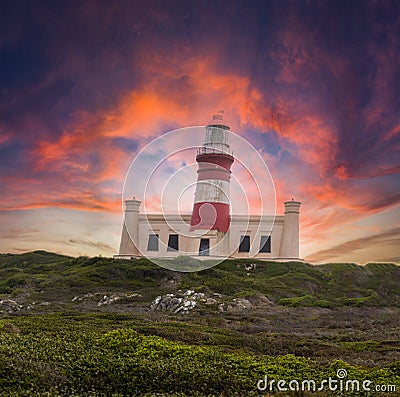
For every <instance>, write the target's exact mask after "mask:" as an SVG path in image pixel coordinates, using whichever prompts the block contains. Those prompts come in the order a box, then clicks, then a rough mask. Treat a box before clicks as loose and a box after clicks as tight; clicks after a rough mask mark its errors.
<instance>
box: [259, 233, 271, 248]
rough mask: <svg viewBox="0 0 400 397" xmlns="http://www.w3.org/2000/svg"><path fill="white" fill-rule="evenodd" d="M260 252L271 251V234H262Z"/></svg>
mask: <svg viewBox="0 0 400 397" xmlns="http://www.w3.org/2000/svg"><path fill="white" fill-rule="evenodd" d="M258 252H271V236H261V241H260V251H258Z"/></svg>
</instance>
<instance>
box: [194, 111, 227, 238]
mask: <svg viewBox="0 0 400 397" xmlns="http://www.w3.org/2000/svg"><path fill="white" fill-rule="evenodd" d="M222 113H223V112H222V111H221V112H219V113H218V114H215V115H214V116H213V117H212V120H211V121H210V123H209V124H208V125H207V126H206V139H205V142H204V144H203V146H202V147H201V148H200V149H199V150H198V152H197V156H196V161H197V163H198V165H199V169H198V171H197V173H198V176H197V184H196V193H195V196H194V205H193V212H192V219H191V222H190V230H191V231H194V230H218V231H220V232H224V233H226V232H227V231H228V230H229V223H230V209H229V185H230V179H231V171H230V169H231V166H232V164H233V161H234V158H233V156H232V154H231V151H230V148H229V141H228V136H229V130H230V128H229V127H228V126H227V125H226V124H225V123H224V121H223V117H222Z"/></svg>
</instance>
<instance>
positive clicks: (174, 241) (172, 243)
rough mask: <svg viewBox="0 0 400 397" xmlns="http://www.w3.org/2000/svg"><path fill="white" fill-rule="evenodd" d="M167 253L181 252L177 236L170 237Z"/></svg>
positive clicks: (171, 235)
mask: <svg viewBox="0 0 400 397" xmlns="http://www.w3.org/2000/svg"><path fill="white" fill-rule="evenodd" d="M167 251H179V236H178V235H177V234H170V235H169V237H168V248H167Z"/></svg>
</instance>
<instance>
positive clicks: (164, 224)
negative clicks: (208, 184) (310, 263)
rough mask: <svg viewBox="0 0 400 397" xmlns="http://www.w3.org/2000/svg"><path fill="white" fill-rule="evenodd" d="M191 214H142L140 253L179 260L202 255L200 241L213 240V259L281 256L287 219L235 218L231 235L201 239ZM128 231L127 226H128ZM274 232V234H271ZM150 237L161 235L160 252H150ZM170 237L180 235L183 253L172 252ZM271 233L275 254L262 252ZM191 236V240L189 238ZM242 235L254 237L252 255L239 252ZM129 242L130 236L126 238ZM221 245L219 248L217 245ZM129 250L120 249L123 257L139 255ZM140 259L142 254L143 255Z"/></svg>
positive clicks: (222, 234)
mask: <svg viewBox="0 0 400 397" xmlns="http://www.w3.org/2000/svg"><path fill="white" fill-rule="evenodd" d="M190 219H191V216H190V215H184V216H182V217H180V216H178V215H167V216H163V215H158V214H149V215H145V214H139V217H138V223H139V228H138V234H137V235H138V240H139V241H138V242H136V244H137V245H138V248H139V251H140V252H141V253H142V254H144V255H145V256H147V257H175V256H178V255H189V254H192V255H193V253H196V254H197V253H198V250H199V245H200V239H201V238H209V239H210V256H213V257H218V256H230V257H233V258H248V257H257V258H265V259H275V258H279V257H280V247H281V240H282V234H283V230H284V216H276V217H275V218H273V217H268V216H266V217H262V219H260V217H259V216H250V217H247V216H233V217H232V219H231V223H230V230H229V232H228V233H219V232H217V231H214V230H213V231H210V232H208V233H207V234H206V235H204V236H201V231H199V232H190V231H189V229H190ZM124 229H125V227H124ZM127 229H128V230H135V226H134V225H128V228H127ZM271 230H272V231H271ZM270 232H271V233H270ZM150 234H158V236H159V237H158V240H159V247H158V248H159V249H158V251H148V250H147V248H148V241H149V235H150ZM170 234H179V252H176V251H169V250H168V249H167V247H168V238H169V235H170ZM269 234H271V252H268V253H259V252H258V251H259V249H260V241H261V236H268V235H269ZM189 236H190V237H189ZM241 236H250V252H248V253H247V252H239V249H238V247H239V244H240V239H241ZM124 238H125V239H126V236H125V237H124ZM217 242H219V244H218V246H217V247H215V246H216V243H217ZM126 247H127V249H128V251H124V250H120V254H119V255H118V256H119V257H124V256H129V257H130V256H137V255H138V253H137V252H136V253H135V252H134V251H133V250H131V249H130V248H131V247H130V248H129V246H128V245H127V246H126ZM139 256H140V253H139Z"/></svg>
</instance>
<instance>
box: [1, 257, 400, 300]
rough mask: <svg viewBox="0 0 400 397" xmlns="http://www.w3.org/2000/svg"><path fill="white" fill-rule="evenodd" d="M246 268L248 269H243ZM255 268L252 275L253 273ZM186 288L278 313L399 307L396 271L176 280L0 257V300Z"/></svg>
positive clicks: (95, 261)
mask: <svg viewBox="0 0 400 397" xmlns="http://www.w3.org/2000/svg"><path fill="white" fill-rule="evenodd" d="M249 264H253V265H255V266H253V268H252V269H251V270H246V268H247V269H249ZM254 267H255V268H254ZM188 288H192V289H195V290H196V291H202V292H205V293H207V294H212V293H219V294H223V295H226V296H231V297H251V296H256V295H257V294H262V295H264V296H266V297H267V298H268V299H269V300H271V301H272V302H274V303H276V304H278V305H286V306H294V307H295V306H315V307H337V306H392V307H399V306H400V267H399V266H397V265H395V264H389V263H387V264H383V263H379V264H378V263H369V264H367V265H365V266H358V265H356V264H352V263H340V264H326V265H319V266H315V265H310V264H306V263H301V262H286V263H279V262H263V261H255V260H226V261H225V262H223V263H221V264H220V265H218V266H217V267H215V268H212V269H208V270H204V271H201V272H196V273H177V272H173V271H169V270H167V269H163V268H160V267H158V266H156V265H154V264H153V263H151V262H150V261H148V260H146V259H139V260H113V259H110V258H101V257H94V258H87V257H79V258H71V257H66V256H61V255H57V254H53V253H48V252H45V251H35V252H29V253H25V254H20V255H12V254H3V255H0V294H2V295H9V296H13V297H18V296H19V295H20V296H23V295H24V294H26V293H29V294H30V296H31V298H33V299H42V300H47V301H51V302H57V301H59V302H62V301H69V300H71V299H72V298H73V296H75V295H76V294H85V293H89V292H97V291H101V292H103V291H107V290H108V291H135V292H137V293H140V294H141V295H142V296H143V300H142V301H143V302H144V303H148V302H149V301H151V300H153V299H154V298H155V297H156V296H157V295H160V294H163V293H168V292H174V291H176V290H179V289H188Z"/></svg>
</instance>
